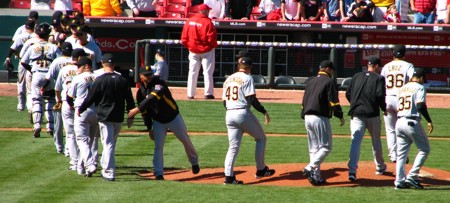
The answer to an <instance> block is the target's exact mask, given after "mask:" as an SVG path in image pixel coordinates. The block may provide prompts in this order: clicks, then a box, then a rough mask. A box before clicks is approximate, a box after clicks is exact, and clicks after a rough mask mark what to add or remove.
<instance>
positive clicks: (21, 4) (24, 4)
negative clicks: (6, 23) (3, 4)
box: [9, 0, 31, 9]
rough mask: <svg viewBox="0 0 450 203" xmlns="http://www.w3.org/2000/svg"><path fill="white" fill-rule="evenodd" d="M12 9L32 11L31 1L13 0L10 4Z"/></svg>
mask: <svg viewBox="0 0 450 203" xmlns="http://www.w3.org/2000/svg"><path fill="white" fill-rule="evenodd" d="M9 7H10V8H22V9H30V8H31V3H30V0H11V2H9Z"/></svg>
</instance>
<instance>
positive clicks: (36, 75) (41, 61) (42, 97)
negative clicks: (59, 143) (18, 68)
mask: <svg viewBox="0 0 450 203" xmlns="http://www.w3.org/2000/svg"><path fill="white" fill-rule="evenodd" d="M50 32H51V27H50V25H49V24H48V23H41V24H39V25H38V26H37V27H36V34H37V35H38V37H39V39H40V41H39V42H38V43H36V44H33V45H32V46H31V47H30V48H28V50H27V51H26V53H25V54H24V56H23V58H22V59H21V61H20V62H21V63H22V65H23V66H24V68H25V69H27V70H29V71H31V72H32V74H33V75H32V81H31V100H32V102H33V106H32V114H33V122H34V125H33V136H34V137H35V138H38V137H40V132H41V122H42V121H41V119H42V111H43V110H44V111H45V117H46V119H47V126H46V128H47V133H49V134H50V135H52V136H53V113H52V107H53V104H54V102H55V101H54V97H55V95H54V93H55V92H54V91H53V86H54V84H51V85H49V87H48V88H47V89H45V91H44V92H43V93H41V87H42V85H43V84H44V82H45V74H46V73H47V72H48V69H49V67H50V64H51V63H52V61H53V60H54V59H55V58H56V57H58V56H60V55H61V52H60V50H59V48H58V46H56V45H54V44H52V43H49V42H48V37H49V35H50ZM43 102H44V105H43Z"/></svg>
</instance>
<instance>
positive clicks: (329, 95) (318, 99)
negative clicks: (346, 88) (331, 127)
mask: <svg viewBox="0 0 450 203" xmlns="http://www.w3.org/2000/svg"><path fill="white" fill-rule="evenodd" d="M302 107H303V108H302V118H304V116H305V115H318V116H325V117H328V118H331V116H332V115H333V113H334V116H336V117H338V118H342V117H343V115H344V114H343V113H342V108H341V105H340V104H339V96H338V90H337V84H336V81H335V80H333V79H331V78H330V76H329V75H328V74H327V73H326V72H322V71H320V72H319V74H318V75H317V76H316V77H312V78H310V79H309V80H307V81H306V89H305V93H304V95H303V102H302Z"/></svg>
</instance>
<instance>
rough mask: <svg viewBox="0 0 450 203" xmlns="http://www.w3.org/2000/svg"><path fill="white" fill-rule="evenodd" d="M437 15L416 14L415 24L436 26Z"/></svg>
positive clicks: (431, 13)
mask: <svg viewBox="0 0 450 203" xmlns="http://www.w3.org/2000/svg"><path fill="white" fill-rule="evenodd" d="M434 18H435V15H434V13H433V12H429V13H420V12H417V13H414V23H426V24H434Z"/></svg>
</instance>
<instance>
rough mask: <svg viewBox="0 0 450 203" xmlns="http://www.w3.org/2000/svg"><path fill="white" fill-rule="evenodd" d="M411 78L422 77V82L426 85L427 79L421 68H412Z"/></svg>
mask: <svg viewBox="0 0 450 203" xmlns="http://www.w3.org/2000/svg"><path fill="white" fill-rule="evenodd" d="M413 77H418V78H420V77H423V82H424V83H427V79H426V77H425V70H424V69H423V68H414V73H413Z"/></svg>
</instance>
